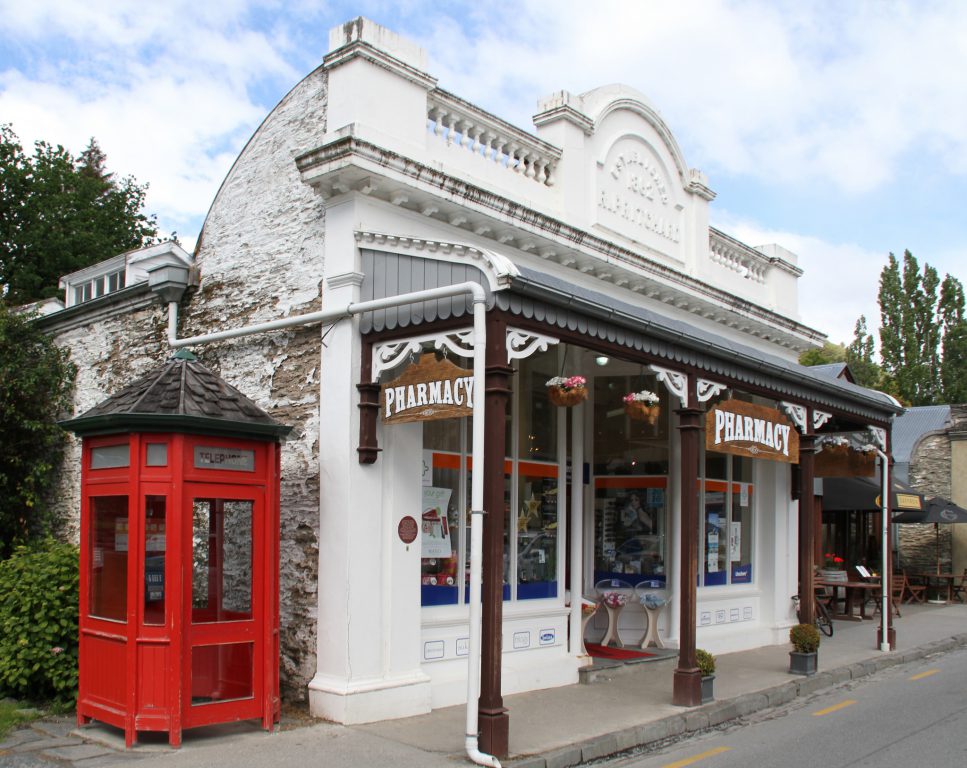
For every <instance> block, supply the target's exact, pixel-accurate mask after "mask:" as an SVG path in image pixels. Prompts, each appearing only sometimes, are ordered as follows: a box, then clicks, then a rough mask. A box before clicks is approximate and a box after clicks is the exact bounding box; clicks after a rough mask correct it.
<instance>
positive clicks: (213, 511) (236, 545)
mask: <svg viewBox="0 0 967 768" xmlns="http://www.w3.org/2000/svg"><path fill="white" fill-rule="evenodd" d="M252 507H253V504H252V502H251V501H236V500H228V499H195V501H194V505H193V515H192V579H191V584H192V622H193V623H195V624H199V623H206V622H214V621H240V620H243V619H251V618H252Z"/></svg>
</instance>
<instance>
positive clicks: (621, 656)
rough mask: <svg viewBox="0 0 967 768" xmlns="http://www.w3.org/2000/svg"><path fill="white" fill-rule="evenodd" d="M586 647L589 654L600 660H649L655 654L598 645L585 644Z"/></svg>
mask: <svg viewBox="0 0 967 768" xmlns="http://www.w3.org/2000/svg"><path fill="white" fill-rule="evenodd" d="M584 647H585V648H587V649H588V653H590V654H591V655H592V656H594V657H596V658H598V659H614V660H615V661H627V660H628V659H647V658H650V657H652V656H654V655H655V654H653V653H648V652H647V651H640V650H632V649H630V648H612V647H611V646H607V647H605V646H603V645H598V644H597V643H587V642H586V643H585V644H584Z"/></svg>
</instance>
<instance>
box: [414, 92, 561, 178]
mask: <svg viewBox="0 0 967 768" xmlns="http://www.w3.org/2000/svg"><path fill="white" fill-rule="evenodd" d="M426 117H427V130H428V132H429V133H430V134H431V135H432V136H434V137H436V139H438V140H440V141H443V142H446V145H447V146H448V147H455V148H458V149H462V150H465V151H467V152H470V153H472V154H474V155H476V156H478V157H479V158H480V159H481V160H484V161H489V162H491V163H493V164H494V165H495V166H497V167H501V168H506V169H507V170H508V171H510V172H511V173H516V174H519V175H521V176H523V177H525V178H528V179H533V180H534V181H536V182H537V183H539V184H544V185H545V186H548V187H550V186H553V184H554V170H555V168H556V166H557V163H558V162H559V161H560V159H561V150H560V149H558V148H557V147H555V146H554V145H552V144H548V143H547V142H546V141H542V140H541V139H539V138H537V137H536V136H532V135H531V134H529V133H527V132H526V131H522V130H520V129H519V128H516V127H514V126H513V125H511V124H510V123H506V122H504V121H503V120H501V119H500V118H497V117H495V116H494V115H491V114H489V113H488V112H485V111H483V110H482V109H480V108H479V107H475V106H474V105H473V104H471V103H469V102H467V101H464V100H463V99H461V98H459V97H457V96H454V95H453V94H452V93H448V92H447V91H444V90H441V89H439V88H437V89H435V90H433V91H431V92H430V94H429V96H428V98H427V116H426Z"/></svg>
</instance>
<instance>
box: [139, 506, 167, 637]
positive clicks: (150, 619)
mask: <svg viewBox="0 0 967 768" xmlns="http://www.w3.org/2000/svg"><path fill="white" fill-rule="evenodd" d="M166 502H167V500H166V499H165V497H164V496H147V497H145V500H144V623H145V624H151V625H160V624H164V623H165V531H166V529H167V526H166V522H167V521H166V513H167V505H166Z"/></svg>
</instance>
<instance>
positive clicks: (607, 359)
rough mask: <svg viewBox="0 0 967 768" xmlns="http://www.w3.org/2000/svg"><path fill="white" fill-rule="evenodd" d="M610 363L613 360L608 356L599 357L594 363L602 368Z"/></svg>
mask: <svg viewBox="0 0 967 768" xmlns="http://www.w3.org/2000/svg"><path fill="white" fill-rule="evenodd" d="M610 361H611V358H610V357H608V356H607V355H598V356H597V357H596V358H594V362H595V363H597V364H598V365H602V366H604V365H607V364H608V363H609V362H610Z"/></svg>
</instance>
